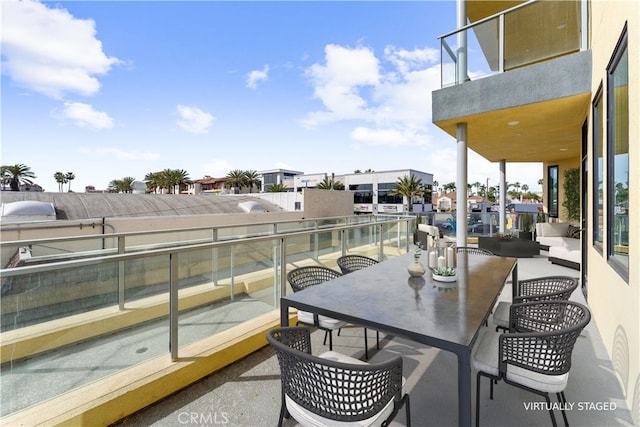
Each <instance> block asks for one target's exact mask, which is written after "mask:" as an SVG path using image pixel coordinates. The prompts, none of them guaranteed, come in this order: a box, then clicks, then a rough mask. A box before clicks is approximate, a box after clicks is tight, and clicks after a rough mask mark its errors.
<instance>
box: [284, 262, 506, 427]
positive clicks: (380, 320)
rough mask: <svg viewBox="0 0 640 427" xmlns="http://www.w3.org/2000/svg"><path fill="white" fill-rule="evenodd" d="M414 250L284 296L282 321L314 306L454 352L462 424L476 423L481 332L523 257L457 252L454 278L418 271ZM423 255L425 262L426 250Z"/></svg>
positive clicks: (337, 316)
mask: <svg viewBox="0 0 640 427" xmlns="http://www.w3.org/2000/svg"><path fill="white" fill-rule="evenodd" d="M413 261H414V253H412V252H408V253H406V254H403V255H400V256H397V257H393V258H389V259H386V260H384V261H381V262H379V263H378V264H375V265H372V266H370V267H367V268H363V269H361V270H358V271H355V272H353V273H349V274H345V275H343V276H341V277H338V278H336V279H333V280H330V281H327V282H324V283H321V284H319V285H316V286H312V287H310V288H307V289H305V290H304V291H302V292H296V293H291V294H288V295H284V296H282V297H281V298H280V310H281V311H280V316H281V317H280V320H281V324H282V326H289V309H290V308H292V307H293V308H296V309H298V310H304V311H310V312H313V313H317V314H319V315H324V316H328V317H331V318H334V319H338V320H343V321H346V322H349V323H353V324H357V325H361V326H364V327H365V328H370V329H374V330H377V331H380V332H384V333H388V334H391V335H395V336H399V337H404V338H408V339H410V340H413V341H415V342H418V343H421V344H425V345H429V346H432V347H436V348H439V349H442V350H445V351H449V352H452V353H454V354H455V355H456V356H457V361H458V424H459V425H460V426H470V425H471V351H472V348H473V345H474V342H475V341H476V339H477V337H478V334H479V332H480V330H481V329H482V328H483V327H485V324H486V321H487V319H488V316H489V315H490V314H491V311H492V309H493V307H494V305H495V303H496V301H497V299H498V296H499V295H500V292H501V291H502V289H503V287H504V286H505V284H506V283H507V282H508V280H509V277H510V276H511V283H512V287H513V288H512V294H513V293H515V292H516V291H517V290H516V287H517V283H518V282H517V280H518V265H517V258H509V257H497V256H483V255H474V254H463V253H460V254H457V256H456V279H455V281H452V282H441V281H438V280H434V278H433V276H432V273H431V271H430V270H429V269H428V268H427V272H426V274H424V275H423V276H418V277H413V276H410V274H409V273H408V266H409V264H410V263H412V262H413ZM420 261H421V262H422V263H423V264H425V265H426V264H427V262H428V260H427V257H426V255H425V254H424V253H423V255H422V257H421V259H420Z"/></svg>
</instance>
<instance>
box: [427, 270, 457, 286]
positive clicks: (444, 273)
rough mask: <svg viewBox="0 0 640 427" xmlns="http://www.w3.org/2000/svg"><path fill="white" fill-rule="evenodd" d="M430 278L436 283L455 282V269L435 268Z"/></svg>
mask: <svg viewBox="0 0 640 427" xmlns="http://www.w3.org/2000/svg"><path fill="white" fill-rule="evenodd" d="M431 277H433V280H437V281H438V282H455V281H456V280H457V276H456V269H455V268H451V267H436V268H434V269H432V270H431Z"/></svg>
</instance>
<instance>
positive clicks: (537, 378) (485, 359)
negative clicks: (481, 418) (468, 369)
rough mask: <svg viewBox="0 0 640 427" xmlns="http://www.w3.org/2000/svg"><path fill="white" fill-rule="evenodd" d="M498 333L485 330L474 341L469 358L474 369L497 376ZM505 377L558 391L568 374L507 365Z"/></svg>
mask: <svg viewBox="0 0 640 427" xmlns="http://www.w3.org/2000/svg"><path fill="white" fill-rule="evenodd" d="M500 335H501V334H499V333H497V332H494V331H491V330H486V331H485V333H484V335H482V336H481V337H480V339H479V340H478V341H477V342H476V345H475V347H474V349H473V354H472V358H471V361H472V363H473V367H474V368H475V369H477V370H478V371H482V372H486V373H487V374H490V375H493V376H496V377H497V376H498V350H499V345H500ZM507 379H508V380H509V381H511V382H514V383H518V384H521V385H523V386H526V387H530V388H533V389H535V390H540V391H543V392H547V393H560V392H561V391H563V390H564V389H565V387H566V386H567V380H568V379H569V374H568V373H566V374H562V375H546V374H540V373H537V372H533V371H529V370H527V369H524V368H520V367H517V366H513V365H509V366H508V367H507Z"/></svg>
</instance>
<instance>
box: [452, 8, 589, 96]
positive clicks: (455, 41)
mask: <svg viewBox="0 0 640 427" xmlns="http://www.w3.org/2000/svg"><path fill="white" fill-rule="evenodd" d="M581 3H582V2H578V1H570V2H561V1H539V2H532V3H529V4H526V5H523V6H521V7H519V8H516V9H514V10H511V11H510V12H508V13H503V14H501V15H496V16H495V17H493V18H490V19H487V20H486V21H480V22H479V23H477V24H472V25H470V26H469V27H467V28H464V29H461V30H460V31H458V32H455V33H453V34H449V35H447V36H446V37H442V38H441V39H440V42H441V43H440V51H441V52H440V54H441V85H442V87H448V86H452V85H456V84H460V83H463V82H465V81H467V80H475V79H477V78H482V77H487V76H490V75H493V74H496V73H499V72H502V71H508V70H512V69H515V68H519V67H522V66H526V65H530V64H534V63H536V62H540V61H544V60H548V59H552V58H555V57H558V56H562V55H567V54H570V53H573V52H577V51H579V50H580V49H581V44H582V36H581V32H582V28H581V26H582V23H581V9H580V8H581ZM501 33H502V40H501ZM501 43H502V45H503V52H502V53H501V52H500V45H501ZM465 45H466V49H465V48H464V46H465ZM501 65H502V66H501Z"/></svg>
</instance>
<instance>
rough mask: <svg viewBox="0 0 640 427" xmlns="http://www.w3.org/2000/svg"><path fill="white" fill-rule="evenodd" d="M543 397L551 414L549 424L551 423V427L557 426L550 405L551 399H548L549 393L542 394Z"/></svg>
mask: <svg viewBox="0 0 640 427" xmlns="http://www.w3.org/2000/svg"><path fill="white" fill-rule="evenodd" d="M544 398H545V400H546V401H547V405H548V408H549V415H551V424H552V425H553V427H558V423H557V422H556V416H555V415H554V414H553V408H552V407H551V399H549V393H547V394H546V395H545V396H544Z"/></svg>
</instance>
